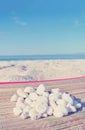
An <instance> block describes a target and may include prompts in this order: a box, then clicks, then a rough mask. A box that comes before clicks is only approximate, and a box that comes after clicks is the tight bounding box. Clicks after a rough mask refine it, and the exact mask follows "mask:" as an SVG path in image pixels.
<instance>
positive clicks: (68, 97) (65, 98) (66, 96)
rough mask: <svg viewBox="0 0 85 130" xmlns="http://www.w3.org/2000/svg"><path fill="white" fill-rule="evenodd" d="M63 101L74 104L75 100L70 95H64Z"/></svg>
mask: <svg viewBox="0 0 85 130" xmlns="http://www.w3.org/2000/svg"><path fill="white" fill-rule="evenodd" d="M62 99H63V100H65V101H66V102H67V103H70V104H73V99H72V98H71V96H70V94H67V93H63V94H62Z"/></svg>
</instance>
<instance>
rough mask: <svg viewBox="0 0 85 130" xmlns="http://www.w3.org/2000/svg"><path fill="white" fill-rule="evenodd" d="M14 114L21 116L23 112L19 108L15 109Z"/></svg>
mask: <svg viewBox="0 0 85 130" xmlns="http://www.w3.org/2000/svg"><path fill="white" fill-rule="evenodd" d="M13 113H14V115H15V116H19V115H20V114H21V113H22V110H21V109H20V108H19V107H15V108H14V109H13Z"/></svg>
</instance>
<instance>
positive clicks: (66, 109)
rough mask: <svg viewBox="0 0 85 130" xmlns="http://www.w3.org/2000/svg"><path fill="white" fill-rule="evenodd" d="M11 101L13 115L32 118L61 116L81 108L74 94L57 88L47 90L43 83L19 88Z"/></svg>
mask: <svg viewBox="0 0 85 130" xmlns="http://www.w3.org/2000/svg"><path fill="white" fill-rule="evenodd" d="M11 101H13V102H16V106H15V108H13V113H14V115H16V116H20V117H21V118H23V119H26V118H31V119H32V120H36V119H40V118H45V117H47V116H52V115H54V116H55V117H63V116H66V115H68V114H69V113H74V112H77V111H78V110H79V109H81V108H82V103H81V101H80V100H78V99H77V98H75V97H74V96H72V95H70V94H69V93H67V92H63V91H60V89H59V88H55V89H52V90H50V91H48V90H47V88H46V87H45V86H44V85H43V84H40V85H39V86H38V87H37V88H35V87H26V88H24V89H21V88H19V89H18V90H17V93H16V94H14V95H13V96H12V97H11Z"/></svg>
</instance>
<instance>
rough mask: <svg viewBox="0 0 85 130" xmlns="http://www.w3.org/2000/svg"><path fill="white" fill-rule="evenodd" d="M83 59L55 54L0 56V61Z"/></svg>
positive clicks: (73, 55)
mask: <svg viewBox="0 0 85 130" xmlns="http://www.w3.org/2000/svg"><path fill="white" fill-rule="evenodd" d="M65 59H68V60H69V59H85V54H55V55H9V56H0V61H11V60H65Z"/></svg>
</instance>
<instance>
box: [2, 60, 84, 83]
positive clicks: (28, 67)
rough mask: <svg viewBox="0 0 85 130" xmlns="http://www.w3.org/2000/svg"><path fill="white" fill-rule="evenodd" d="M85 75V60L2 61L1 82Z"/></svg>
mask: <svg viewBox="0 0 85 130" xmlns="http://www.w3.org/2000/svg"><path fill="white" fill-rule="evenodd" d="M78 76H85V60H28V61H25V60H24V61H0V82H4V81H29V80H46V79H47V80H50V79H58V78H70V77H78Z"/></svg>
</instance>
